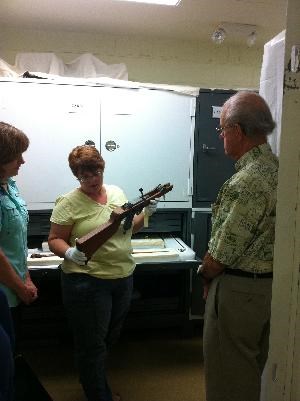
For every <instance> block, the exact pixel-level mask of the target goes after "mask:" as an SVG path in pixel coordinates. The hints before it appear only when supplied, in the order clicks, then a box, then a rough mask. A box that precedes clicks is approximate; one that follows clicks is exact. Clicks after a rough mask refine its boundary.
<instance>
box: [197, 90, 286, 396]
mask: <svg viewBox="0 0 300 401" xmlns="http://www.w3.org/2000/svg"><path fill="white" fill-rule="evenodd" d="M220 124H221V125H220V127H219V128H218V129H217V131H218V133H219V135H220V138H222V139H223V141H224V150H225V153H226V154H227V155H228V156H229V157H231V158H232V159H234V160H236V165H235V167H236V173H235V174H234V175H233V176H232V177H231V178H230V179H229V180H228V181H226V182H225V184H224V185H223V187H222V188H221V190H220V192H219V194H218V197H217V200H216V203H215V204H214V205H213V206H212V233H211V239H210V242H209V246H208V252H207V253H206V255H205V256H204V259H203V263H202V266H200V267H199V273H200V274H201V275H202V277H203V280H204V289H205V291H204V297H205V298H206V297H207V301H206V309H205V320H204V333H203V348H204V366H205V380H206V394H207V401H259V398H260V387H261V374H262V371H263V368H264V365H265V362H266V359H267V355H268V338H269V326H270V309H271V290H272V270H273V247H274V232H275V211H276V188H277V175H278V160H277V158H276V156H275V155H274V154H273V153H272V151H271V148H270V146H269V144H268V143H267V135H268V134H271V133H272V131H273V129H274V127H275V123H274V121H273V118H272V115H271V112H270V110H269V107H268V106H267V104H266V102H265V101H264V99H263V98H262V97H261V96H259V95H257V94H256V93H253V92H246V91H243V92H238V93H236V94H235V95H233V96H232V97H231V98H229V99H228V100H227V101H226V102H225V104H224V106H223V108H222V112H221V118H220Z"/></svg>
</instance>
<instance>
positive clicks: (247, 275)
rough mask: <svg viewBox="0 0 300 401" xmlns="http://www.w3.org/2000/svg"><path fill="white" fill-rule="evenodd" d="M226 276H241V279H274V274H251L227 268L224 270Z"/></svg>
mask: <svg viewBox="0 0 300 401" xmlns="http://www.w3.org/2000/svg"><path fill="white" fill-rule="evenodd" d="M224 272H225V274H229V275H231V276H239V277H249V278H273V273H272V272H269V273H251V272H246V271H245V270H241V269H230V268H229V267H226V268H225V270H224Z"/></svg>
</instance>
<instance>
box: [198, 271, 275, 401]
mask: <svg viewBox="0 0 300 401" xmlns="http://www.w3.org/2000/svg"><path fill="white" fill-rule="evenodd" d="M271 296H272V279H271V278H256V279H255V278H248V277H237V276H232V275H226V274H223V275H221V276H218V277H216V278H215V279H214V280H213V281H212V283H211V286H210V290H209V294H208V298H207V302H206V307H205V318H204V332H203V353H204V370H205V382H206V400H207V401H259V399H260V388H261V375H262V371H263V368H264V366H265V363H266V360H267V356H268V347H269V331H270V314H271Z"/></svg>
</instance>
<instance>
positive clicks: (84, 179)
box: [78, 170, 103, 183]
mask: <svg viewBox="0 0 300 401" xmlns="http://www.w3.org/2000/svg"><path fill="white" fill-rule="evenodd" d="M102 176H103V170H97V171H95V172H94V173H92V174H91V175H86V176H82V177H80V178H78V181H79V182H81V183H84V182H89V181H91V180H92V179H93V178H94V177H102Z"/></svg>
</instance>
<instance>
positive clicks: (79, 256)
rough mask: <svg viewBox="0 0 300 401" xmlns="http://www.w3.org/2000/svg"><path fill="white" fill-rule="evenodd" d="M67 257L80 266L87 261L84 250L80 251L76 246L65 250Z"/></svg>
mask: <svg viewBox="0 0 300 401" xmlns="http://www.w3.org/2000/svg"><path fill="white" fill-rule="evenodd" d="M65 258H66V259H69V260H71V261H72V262H74V263H77V264H78V265H80V266H84V265H85V262H86V261H87V257H86V256H85V253H84V252H80V251H79V250H78V249H77V248H76V247H72V248H68V249H67V250H66V252H65Z"/></svg>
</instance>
